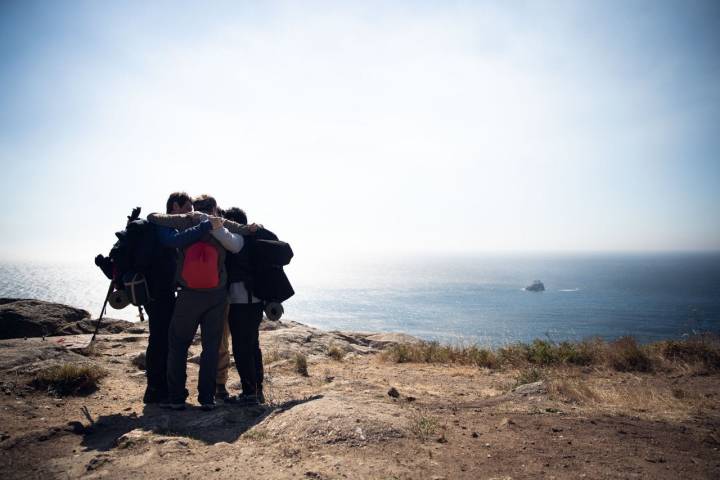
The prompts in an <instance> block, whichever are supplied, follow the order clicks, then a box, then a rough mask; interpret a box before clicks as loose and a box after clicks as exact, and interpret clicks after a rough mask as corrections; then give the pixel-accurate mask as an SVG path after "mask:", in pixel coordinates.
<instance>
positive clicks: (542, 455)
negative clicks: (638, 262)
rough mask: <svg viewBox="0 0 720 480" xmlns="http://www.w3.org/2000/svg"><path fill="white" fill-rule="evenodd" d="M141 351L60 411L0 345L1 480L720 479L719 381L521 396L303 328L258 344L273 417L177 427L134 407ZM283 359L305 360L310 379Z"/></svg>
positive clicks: (552, 375) (611, 381)
mask: <svg viewBox="0 0 720 480" xmlns="http://www.w3.org/2000/svg"><path fill="white" fill-rule="evenodd" d="M308 332H310V333H308ZM146 341H147V336H146V335H144V334H119V335H104V336H102V337H100V341H99V342H98V344H97V345H98V348H97V353H96V355H94V356H92V357H90V360H91V361H93V362H96V363H98V364H100V365H102V366H103V367H104V368H105V369H107V371H108V372H109V375H108V376H107V377H106V378H104V379H103V380H102V381H101V384H100V387H99V389H98V390H96V391H95V392H93V393H90V394H89V395H86V396H70V397H64V398H57V397H54V396H52V395H49V394H48V393H47V392H43V391H38V390H35V389H33V388H31V387H29V386H28V382H29V378H30V376H29V375H30V374H29V373H28V370H27V369H25V368H24V367H23V366H19V365H18V363H19V362H17V361H16V362H12V361H9V360H8V359H12V358H15V357H17V355H19V353H18V352H19V351H21V350H23V349H24V348H25V349H26V350H27V348H26V346H27V345H32V346H33V348H40V349H41V348H43V347H44V344H40V343H39V342H42V340H40V339H28V340H24V342H25V343H23V340H16V341H13V342H11V341H3V342H0V370H2V371H1V372H0V409H1V411H2V416H1V417H0V418H1V419H0V471H1V472H2V478H3V479H14V478H38V479H49V478H52V479H54V478H88V479H89V478H110V479H115V478H118V479H120V478H168V479H170V478H177V479H180V478H203V479H207V480H209V479H212V478H250V479H253V478H273V479H275V478H279V479H285V478H298V479H301V478H310V479H335V478H377V479H415V478H423V479H424V478H426V479H442V478H447V479H454V478H471V479H524V478H539V477H541V478H549V479H551V478H557V479H561V478H573V479H575V478H652V479H662V478H668V479H670V478H671V479H677V478H720V451H719V450H718V449H719V448H720V389H719V388H718V380H719V376H718V375H717V374H708V373H707V372H702V371H697V370H693V369H688V370H687V371H680V372H676V373H674V374H673V375H660V374H633V373H618V372H611V371H604V370H597V369H592V370H590V369H585V370H582V369H565V370H553V371H552V372H546V374H545V376H544V378H543V379H542V380H540V381H538V382H535V383H531V384H526V385H522V386H517V385H516V378H517V374H518V372H513V371H502V372H493V371H489V370H485V369H479V368H475V367H466V366H452V365H451V366H448V365H433V364H412V363H403V364H394V363H390V362H388V361H386V360H384V359H383V358H382V356H381V354H380V353H379V349H378V348H375V347H370V346H367V342H366V341H362V339H360V340H358V339H357V338H354V337H353V336H352V335H351V334H348V335H335V336H333V337H325V336H324V334H323V333H322V332H317V331H313V330H312V329H309V328H308V327H305V329H304V330H303V329H301V328H299V327H298V328H296V329H295V331H294V333H293V329H292V328H289V329H284V330H282V329H281V330H277V331H268V332H263V333H262V343H263V349H264V353H265V355H266V358H267V360H268V364H267V365H266V370H267V384H266V391H267V397H268V404H267V405H265V406H262V407H238V406H235V405H221V406H219V407H218V408H217V409H216V410H214V411H212V412H203V411H201V410H200V409H199V408H198V407H197V406H195V407H193V408H190V409H188V410H186V411H183V412H170V411H167V410H163V409H160V408H157V407H154V406H147V407H146V406H144V405H143V403H142V401H141V397H142V393H143V390H144V386H145V377H144V372H143V371H142V370H140V369H139V368H138V367H136V366H135V365H133V364H132V363H131V360H132V359H133V358H135V357H136V356H137V354H138V353H139V352H141V351H143V350H144V348H145V346H146ZM46 342H48V343H52V342H58V339H57V338H48V339H47V340H46ZM67 342H71V339H70V340H67ZM354 342H355V343H354ZM61 343H62V342H61ZM323 344H324V345H325V346H326V347H327V348H328V349H329V348H330V347H331V346H333V347H336V348H341V349H343V350H345V351H347V352H348V353H347V354H346V355H345V358H343V359H342V360H336V359H333V358H331V357H330V356H328V355H327V354H323V353H322V352H321V351H320V350H322V345H323ZM288 345H292V348H291V349H289V350H288ZM319 346H320V347H319ZM305 347H307V348H305ZM198 349H199V347H198V346H197V345H196V346H193V353H195V354H196V353H198ZM33 351H35V350H33ZM289 352H303V353H306V354H307V355H308V357H307V358H308V365H309V376H307V377H306V376H303V375H301V374H299V373H297V372H296V369H295V364H294V362H293V360H292V356H291V355H289ZM28 355H30V356H31V357H32V355H31V354H28ZM36 357H37V355H36ZM40 357H42V355H40ZM40 357H37V358H40ZM46 357H47V355H46ZM288 357H290V358H288ZM37 358H36V359H37ZM43 358H45V357H43ZM43 358H40V360H42V361H48V360H47V358H45V359H43ZM3 362H4V363H3ZM3 365H4V367H3ZM197 369H198V368H197V365H195V364H194V363H189V364H188V374H189V382H188V386H189V389H190V392H191V397H190V400H193V401H194V400H195V399H194V397H195V395H196V391H195V384H196V381H197ZM237 380H238V378H237V373H236V372H231V377H230V387H231V390H236V385H235V383H236V382H237ZM391 389H394V390H391Z"/></svg>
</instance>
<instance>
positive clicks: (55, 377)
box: [31, 363, 107, 396]
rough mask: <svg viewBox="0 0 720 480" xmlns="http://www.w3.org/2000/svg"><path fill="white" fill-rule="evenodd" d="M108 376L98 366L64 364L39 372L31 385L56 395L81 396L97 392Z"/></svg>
mask: <svg viewBox="0 0 720 480" xmlns="http://www.w3.org/2000/svg"><path fill="white" fill-rule="evenodd" d="M106 375H107V371H106V370H105V369H103V368H101V367H99V366H97V365H92V364H77V363H64V364H61V365H54V366H51V367H47V368H44V369H42V370H39V371H37V372H36V373H35V378H34V379H33V380H32V382H31V385H32V386H33V387H35V388H37V389H39V390H47V391H48V392H49V393H52V394H54V395H61V396H62V395H81V394H87V393H91V392H93V391H95V390H96V389H97V387H98V382H99V381H100V379H101V378H103V377H105V376H106Z"/></svg>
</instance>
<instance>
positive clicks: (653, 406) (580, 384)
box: [548, 374, 705, 420]
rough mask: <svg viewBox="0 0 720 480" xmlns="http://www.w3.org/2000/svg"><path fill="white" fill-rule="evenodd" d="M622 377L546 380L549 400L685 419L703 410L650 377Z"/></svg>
mask: <svg viewBox="0 0 720 480" xmlns="http://www.w3.org/2000/svg"><path fill="white" fill-rule="evenodd" d="M622 375H623V376H622V378H621V379H620V381H618V380H619V379H618V378H603V377H597V378H596V377H587V376H585V377H583V378H580V377H570V378H554V379H551V380H549V381H548V392H549V394H550V398H553V399H556V400H560V401H563V402H567V403H572V404H574V405H578V406H582V407H585V408H589V409H591V410H593V411H595V410H601V411H603V412H605V413H609V414H617V413H623V414H634V415H641V416H643V417H648V418H663V419H676V420H680V419H684V418H687V417H688V416H690V415H692V414H693V412H696V411H697V410H698V409H699V408H702V407H703V404H704V403H705V399H703V398H702V397H700V396H692V395H691V394H690V393H689V392H686V391H684V390H680V389H673V388H671V387H670V386H668V385H667V384H666V383H665V382H655V381H653V378H652V377H640V376H637V375H634V374H622Z"/></svg>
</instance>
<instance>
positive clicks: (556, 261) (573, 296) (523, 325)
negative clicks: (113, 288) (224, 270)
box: [0, 251, 720, 346]
mask: <svg viewBox="0 0 720 480" xmlns="http://www.w3.org/2000/svg"><path fill="white" fill-rule="evenodd" d="M368 258H369V259H368ZM388 258H389V257H388V256H383V255H375V256H369V257H368V256H363V255H359V256H356V257H355V258H353V259H346V260H345V261H344V262H340V263H338V262H337V261H335V262H326V263H323V261H322V260H318V259H317V258H314V259H309V258H307V257H303V256H302V255H300V256H297V255H296V259H294V260H293V263H291V265H289V266H288V267H286V271H287V273H288V276H289V278H290V280H291V282H292V283H293V286H294V287H295V290H296V295H295V296H294V297H293V298H291V299H289V300H288V301H286V302H285V312H286V313H285V317H284V319H285V320H294V321H298V322H301V323H305V324H308V325H311V326H313V327H318V328H323V329H326V330H352V331H377V332H391V331H392V332H401V333H407V334H410V335H414V336H417V337H420V338H423V339H426V340H438V341H441V342H443V343H462V344H468V343H477V344H481V345H488V346H497V345H501V344H506V343H512V342H517V341H530V340H532V339H534V338H543V339H550V340H552V341H558V342H559V341H563V340H581V339H584V338H590V337H600V338H603V339H607V340H611V339H614V338H618V337H621V336H625V335H630V336H634V337H636V338H637V339H638V340H639V341H641V342H650V341H656V340H662V339H668V338H680V337H682V336H683V335H688V334H693V333H698V332H704V331H708V332H715V333H718V332H720V251H684V252H678V251H664V252H630V253H628V252H590V253H589V252H569V251H566V252H552V253H548V252H546V253H540V252H505V253H498V252H493V253H489V252H478V253H475V254H453V253H450V254H444V255H438V254H426V255H421V256H418V255H405V256H394V257H391V258H390V260H389V259H388ZM534 280H540V281H542V282H543V283H544V285H545V288H546V290H545V291H544V292H538V293H536V292H528V291H524V290H523V289H524V287H526V286H528V285H530V284H531V283H532V282H533V281H534ZM107 287H108V280H107V279H106V278H105V277H104V276H103V275H102V273H101V272H100V270H99V269H98V268H97V267H95V266H94V265H93V264H92V263H91V262H77V261H72V260H66V261H54V262H47V261H42V260H37V261H23V260H14V261H0V297H11V298H37V299H40V300H46V301H55V302H60V303H66V304H69V305H72V306H75V307H79V308H84V309H86V310H88V311H89V312H90V314H91V317H92V318H97V317H98V315H99V313H100V309H101V307H102V303H103V300H104V296H105V293H106V291H107ZM106 316H107V317H109V318H121V319H125V320H131V321H137V320H138V318H137V310H136V309H135V310H133V309H132V308H131V307H127V308H125V309H124V310H113V309H111V308H109V307H108V311H107V313H106Z"/></svg>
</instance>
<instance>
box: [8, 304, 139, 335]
mask: <svg viewBox="0 0 720 480" xmlns="http://www.w3.org/2000/svg"><path fill="white" fill-rule="evenodd" d="M132 328H137V327H136V325H135V324H134V323H132V322H128V321H125V320H115V319H103V321H102V324H101V329H100V331H101V332H102V333H121V332H124V331H128V330H130V329H132ZM94 330H95V321H94V320H91V318H90V313H89V312H88V311H87V310H83V309H80V308H75V307H71V306H68V305H62V304H60V303H52V302H44V301H42V300H34V299H17V298H0V339H8V338H24V337H44V336H56V335H77V334H82V333H92V332H93V331H94Z"/></svg>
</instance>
